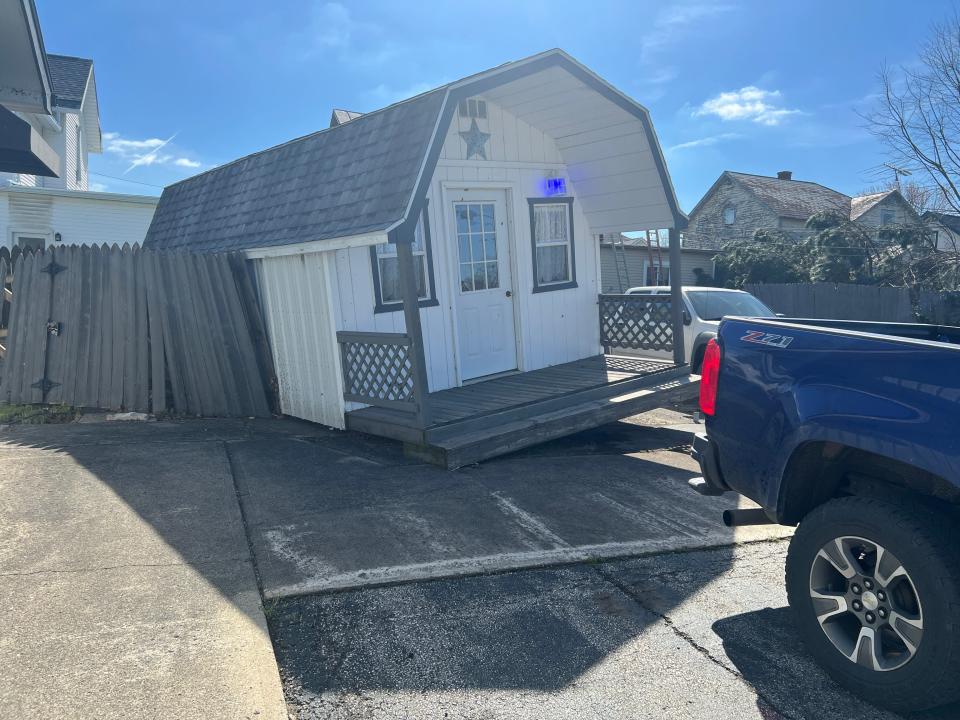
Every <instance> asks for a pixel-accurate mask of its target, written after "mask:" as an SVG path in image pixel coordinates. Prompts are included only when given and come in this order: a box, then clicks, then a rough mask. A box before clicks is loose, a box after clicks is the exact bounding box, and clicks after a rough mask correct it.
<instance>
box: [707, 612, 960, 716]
mask: <svg viewBox="0 0 960 720" xmlns="http://www.w3.org/2000/svg"><path fill="white" fill-rule="evenodd" d="M713 630H714V632H716V633H717V635H718V636H719V637H720V638H721V640H722V641H723V649H724V651H725V652H726V655H727V657H728V658H729V659H730V661H731V662H732V663H733V664H734V665H735V666H736V668H737V670H738V671H739V672H740V673H741V674H742V676H743V678H744V680H746V681H747V682H748V683H750V684H751V685H752V686H753V687H754V688H755V689H756V690H757V692H758V694H760V695H762V696H764V697H766V698H768V699H770V700H772V701H773V702H774V704H775V705H777V706H778V707H789V708H791V710H792V711H795V712H796V713H797V715H798V716H799V717H803V718H817V719H818V720H849V719H850V718H870V719H871V720H893V719H894V718H903V717H907V718H910V720H956V718H958V717H960V705H950V706H946V707H943V708H938V709H936V710H930V711H926V712H921V713H912V714H910V715H907V716H902V715H897V714H895V713H891V712H889V711H885V710H881V709H879V708H872V706H866V708H867V709H866V710H865V709H864V708H865V705H864V702H863V701H862V700H860V699H859V698H857V697H856V696H854V695H852V694H850V693H847V692H846V691H844V690H843V689H841V688H840V687H839V686H838V685H837V684H836V683H835V682H834V681H833V680H832V679H831V678H830V676H829V675H827V673H826V672H825V671H824V670H823V669H822V668H821V667H820V666H819V665H818V664H817V663H816V661H815V660H814V659H813V658H812V657H811V656H810V655H809V654H807V652H806V649H805V648H804V646H803V643H802V641H801V638H800V636H799V635H798V634H797V631H796V629H795V627H794V623H793V617H792V615H791V611H790V608H788V607H781V608H776V609H772V608H765V609H763V610H757V611H755V612H749V613H744V614H742V615H734V616H731V617H727V618H724V619H722V620H719V621H717V622H716V623H714V625H713Z"/></svg>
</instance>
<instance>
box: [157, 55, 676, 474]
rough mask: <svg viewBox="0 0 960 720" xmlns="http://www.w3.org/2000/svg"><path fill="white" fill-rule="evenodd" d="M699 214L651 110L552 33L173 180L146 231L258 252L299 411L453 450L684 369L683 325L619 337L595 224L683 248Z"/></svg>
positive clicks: (621, 398)
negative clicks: (547, 46)
mask: <svg viewBox="0 0 960 720" xmlns="http://www.w3.org/2000/svg"><path fill="white" fill-rule="evenodd" d="M685 221H686V218H685V216H684V215H683V214H682V213H681V212H680V210H679V208H678V205H677V200H676V197H675V194H674V190H673V186H672V184H671V181H670V178H669V175H668V173H667V168H666V163H665V160H664V156H663V153H662V152H661V148H660V145H659V143H658V141H657V138H656V134H655V133H654V130H653V126H652V123H651V121H650V117H649V113H648V111H647V110H646V109H645V108H644V107H643V106H641V105H639V104H638V103H637V102H635V101H634V100H632V99H631V98H629V97H627V96H626V95H624V94H623V93H621V92H619V91H618V90H616V89H614V88H613V87H612V86H611V85H609V84H608V83H607V82H606V81H604V80H603V79H601V78H600V77H598V76H597V75H596V74H594V73H593V72H591V71H590V70H588V69H587V68H585V67H584V66H583V65H581V64H580V63H578V62H577V61H576V60H574V59H573V58H571V57H570V56H569V55H567V54H566V53H564V52H562V51H560V50H551V51H548V52H545V53H541V54H539V55H535V56H533V57H530V58H526V59H524V60H520V61H517V62H512V63H508V64H506V65H502V66H499V67H497V68H494V69H492V70H489V71H486V72H482V73H479V74H477V75H473V76H470V77H468V78H465V79H463V80H460V81H457V82H453V83H450V84H448V85H445V86H442V87H440V88H437V89H435V90H432V91H430V92H427V93H424V94H422V95H418V96H416V97H413V98H410V99H409V100H405V101H402V102H399V103H397V104H394V105H391V106H389V107H387V108H384V109H381V110H377V111H373V112H369V113H358V112H346V111H335V112H334V113H333V117H332V118H331V127H329V128H327V129H324V130H321V131H319V132H316V133H314V134H312V135H308V136H306V137H302V138H299V139H296V140H292V141H290V142H288V143H285V144H283V145H279V146H277V147H274V148H270V149H268V150H264V151H262V152H259V153H255V154H253V155H250V156H247V157H243V158H240V159H239V160H236V161H234V162H231V163H226V164H225V165H221V166H219V167H217V168H214V169H212V170H209V171H207V172H204V173H200V174H199V175H196V176H194V177H192V178H188V179H186V180H183V181H181V182H179V183H176V184H174V185H171V186H169V187H167V188H166V189H165V190H164V191H163V194H162V196H161V199H160V204H159V206H158V207H157V212H156V214H155V216H154V219H153V222H152V224H151V226H150V230H149V232H148V233H147V239H146V242H145V247H149V248H154V249H161V250H177V251H189V252H194V253H197V252H233V251H239V252H242V253H244V254H245V255H246V257H247V258H248V259H249V262H250V265H251V267H252V272H253V274H254V275H255V277H256V280H257V285H258V287H259V292H260V296H261V300H262V306H263V311H264V315H265V319H266V326H267V332H268V334H269V342H270V345H271V350H272V354H273V358H274V362H275V366H276V373H277V377H278V381H279V393H280V401H281V406H282V408H283V411H284V412H285V413H286V414H289V415H293V416H296V417H300V418H304V419H307V420H312V421H314V422H319V423H323V424H325V425H329V426H332V427H335V428H352V429H357V430H362V431H366V432H371V433H375V434H379V435H383V436H387V437H393V438H396V439H399V440H403V441H404V442H406V443H408V445H409V446H410V447H413V448H419V449H420V451H422V452H427V453H432V454H433V456H432V459H437V457H438V455H442V456H443V457H442V458H440V460H439V461H440V462H445V463H446V464H448V465H450V466H452V465H455V464H458V463H463V462H467V461H472V460H473V459H477V458H479V457H487V456H489V455H490V454H491V452H492V447H493V446H494V445H496V448H497V451H498V452H500V451H506V449H504V448H507V449H509V448H513V449H515V448H516V447H522V446H523V443H524V442H528V441H532V440H531V438H532V437H533V436H536V438H538V439H539V440H542V439H545V438H547V437H555V436H558V435H562V434H566V433H568V432H573V431H576V430H577V429H582V428H583V427H588V426H592V425H596V424H599V423H600V422H606V421H609V420H611V419H615V417H626V416H627V415H630V414H632V413H634V412H637V411H638V410H637V408H638V405H637V404H636V403H638V402H641V403H651V402H653V403H656V402H658V401H662V396H661V395H658V392H667V391H668V390H670V391H673V390H677V391H679V390H684V389H686V388H688V387H689V377H690V376H689V374H687V370H686V369H685V368H683V367H680V366H682V362H683V361H682V357H683V355H682V340H681V341H680V343H679V344H680V346H681V347H680V348H679V353H680V355H679V357H680V358H681V359H680V360H679V361H677V362H669V361H663V362H650V363H645V362H643V361H622V362H621V361H619V360H618V361H614V360H612V359H611V358H610V357H609V356H604V354H603V348H604V346H605V345H606V344H608V342H609V339H608V338H605V337H604V330H603V329H602V328H601V325H602V324H604V323H603V321H602V318H603V317H607V316H609V314H610V313H609V312H606V311H604V309H603V307H602V304H603V302H604V300H603V299H602V298H601V297H600V294H601V282H600V274H601V268H600V245H599V237H600V235H602V234H604V233H614V232H622V231H633V230H640V229H645V228H666V229H667V231H666V232H667V235H668V236H669V237H670V239H671V243H670V248H669V249H667V248H665V249H664V252H666V253H669V254H670V257H671V258H672V260H673V262H674V266H679V264H680V263H679V258H678V255H677V253H676V251H677V250H678V249H679V243H678V242H677V238H678V232H679V229H680V228H682V227H683V226H684V223H685ZM675 291H676V292H677V293H679V284H677V285H676V286H675ZM634 301H635V302H641V301H640V300H637V299H634ZM659 303H660V304H659V305H657V306H656V307H655V308H654V309H652V310H651V309H650V307H652V306H649V307H647V309H646V310H643V311H642V312H641V313H640V314H639V315H637V317H642V318H644V320H643V321H641V323H640V326H637V333H638V334H640V335H643V334H644V333H646V332H647V331H648V330H649V331H653V330H654V329H656V330H657V332H658V333H659V335H658V337H659V338H660V340H653V339H651V340H650V342H654V343H660V342H663V343H666V344H664V345H662V346H660V345H658V347H665V348H670V347H673V346H672V345H670V344H669V343H670V342H671V341H670V340H669V338H670V335H671V332H672V330H673V329H674V328H681V324H680V323H681V318H680V315H679V308H680V304H679V303H675V304H674V305H671V298H670V297H667V298H660V299H659ZM614 306H615V308H616V310H615V311H610V312H614V313H615V314H617V320H616V321H615V322H612V323H607V324H606V328H607V331H608V332H609V331H611V330H613V331H616V332H619V331H620V330H621V329H622V328H624V327H626V325H627V323H626V320H624V318H625V314H624V312H623V307H624V306H623V302H622V301H619V300H618V301H616V303H614ZM605 312H606V315H605ZM654 318H658V319H657V320H655V319H654ZM644 323H646V324H644ZM648 326H649V327H648ZM677 335H680V336H682V332H675V333H673V336H674V337H676V336H677ZM651 338H652V335H651ZM664 338H667V339H666V340H664ZM674 350H675V352H676V351H677V348H674ZM621 360H622V359H621ZM667 385H669V388H667V387H666V386H667ZM653 388H656V391H654V389H653ZM630 393H633V394H632V395H630ZM627 395H629V397H628V396H627ZM615 399H617V400H618V402H614V400H615ZM561 411H562V412H561ZM585 423H586V424H585ZM464 438H466V439H464ZM458 443H459V444H458ZM465 443H466V445H469V448H468V449H466V450H465V449H464V447H466V445H465ZM485 443H486V444H485ZM511 443H512V444H511Z"/></svg>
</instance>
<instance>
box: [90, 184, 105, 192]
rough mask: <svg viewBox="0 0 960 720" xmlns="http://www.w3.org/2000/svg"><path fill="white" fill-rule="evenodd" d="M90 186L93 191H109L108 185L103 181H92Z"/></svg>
mask: <svg viewBox="0 0 960 720" xmlns="http://www.w3.org/2000/svg"><path fill="white" fill-rule="evenodd" d="M88 187H89V189H90V191H91V192H106V191H107V186H106V185H104V184H103V183H98V182H92V183H90V184H89V186H88Z"/></svg>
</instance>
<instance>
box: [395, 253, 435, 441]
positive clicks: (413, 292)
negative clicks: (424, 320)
mask: <svg viewBox="0 0 960 720" xmlns="http://www.w3.org/2000/svg"><path fill="white" fill-rule="evenodd" d="M397 260H398V261H399V265H400V290H401V293H402V294H403V319H404V322H405V323H406V326H407V335H408V336H409V338H410V362H411V363H412V364H413V397H414V400H415V401H416V403H417V415H418V419H419V421H420V424H421V426H422V427H424V428H425V427H427V426H429V425H430V400H429V397H430V388H429V386H428V384H427V361H426V355H425V353H424V349H423V327H422V326H421V325H420V298H419V297H418V295H417V276H416V267H415V266H414V263H413V247H412V246H411V244H410V243H409V242H402V241H401V242H398V243H397Z"/></svg>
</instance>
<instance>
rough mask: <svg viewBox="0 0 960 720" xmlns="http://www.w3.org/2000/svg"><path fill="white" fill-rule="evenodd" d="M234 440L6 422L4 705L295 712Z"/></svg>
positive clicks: (174, 428) (160, 712)
mask: <svg viewBox="0 0 960 720" xmlns="http://www.w3.org/2000/svg"><path fill="white" fill-rule="evenodd" d="M225 429H227V428H225ZM230 430H232V431H234V432H233V434H234V436H235V430H236V428H230ZM223 437H225V434H224V433H219V432H217V431H214V430H212V429H211V426H209V425H202V424H192V423H191V424H185V425H172V424H162V423H157V424H150V425H138V426H126V427H118V426H116V425H110V426H107V425H60V426H37V427H17V428H7V429H4V430H0V468H2V472H0V627H2V628H3V631H2V632H0V668H2V671H0V676H2V680H0V717H2V718H11V720H13V719H14V718H16V719H19V718H33V717H35V718H45V719H53V718H70V719H71V720H72V719H75V718H103V719H106V718H117V719H118V720H119V719H121V718H122V719H123V720H128V719H129V718H157V719H160V718H163V719H167V718H197V719H198V720H199V719H201V718H203V719H207V718H258V719H267V718H269V719H270V720H281V718H286V717H287V712H286V707H285V703H284V698H283V693H282V689H281V686H280V682H279V678H278V675H277V665H276V661H275V659H274V656H273V652H272V648H271V644H270V637H269V635H268V632H267V627H266V622H265V621H264V617H263V613H262V612H261V609H260V596H259V593H258V589H257V583H256V578H255V575H254V572H253V565H252V559H251V555H250V552H249V547H248V545H247V540H246V536H245V533H244V528H243V523H242V520H241V516H240V508H239V505H238V503H237V498H236V489H235V486H234V484H233V479H232V475H231V472H230V467H229V464H228V462H227V458H226V454H225V452H224V449H223Z"/></svg>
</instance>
